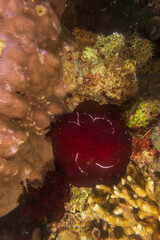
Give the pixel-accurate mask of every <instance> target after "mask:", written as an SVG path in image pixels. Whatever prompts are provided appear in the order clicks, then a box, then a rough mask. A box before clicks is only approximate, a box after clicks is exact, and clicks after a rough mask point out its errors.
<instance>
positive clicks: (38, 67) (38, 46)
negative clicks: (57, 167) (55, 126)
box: [0, 0, 65, 216]
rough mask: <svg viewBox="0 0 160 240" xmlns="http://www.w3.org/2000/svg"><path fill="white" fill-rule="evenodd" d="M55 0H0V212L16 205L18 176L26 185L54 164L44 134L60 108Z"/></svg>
mask: <svg viewBox="0 0 160 240" xmlns="http://www.w3.org/2000/svg"><path fill="white" fill-rule="evenodd" d="M50 2H51V1H50ZM56 2H57V1H56V0H52V6H53V8H51V5H50V4H49V1H21V0H10V1H4V0H0V18H1V19H3V20H2V21H1V22H0V69H1V71H0V142H1V144H0V205H1V208H0V216H2V215H4V214H6V213H8V212H9V211H11V210H12V209H13V208H14V207H16V206H17V204H18V202H17V199H18V197H19V195H20V193H21V192H22V187H21V181H23V184H24V185H25V187H26V188H27V184H26V183H27V179H29V181H30V182H31V181H33V180H37V181H36V182H42V181H43V177H44V175H45V172H46V171H47V170H48V169H53V168H54V166H53V159H54V157H53V153H52V146H51V142H50V141H49V139H47V138H46V137H45V133H46V129H47V128H48V127H49V125H50V122H51V120H52V118H53V117H54V116H55V115H58V114H60V113H63V112H65V107H64V104H63V97H64V96H65V90H64V88H63V80H62V77H61V76H62V75H61V72H62V71H61V69H62V68H61V59H60V57H59V51H57V48H58V47H59V46H60V41H59V37H60V35H61V26H60V22H59V16H60V14H61V13H62V11H63V9H64V1H63V0H60V1H58V2H57V3H56Z"/></svg>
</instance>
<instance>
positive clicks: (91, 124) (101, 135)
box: [49, 100, 131, 187]
mask: <svg viewBox="0 0 160 240" xmlns="http://www.w3.org/2000/svg"><path fill="white" fill-rule="evenodd" d="M49 136H50V137H51V139H52V146H53V153H54V155H55V161H56V163H57V165H58V166H59V167H60V168H61V169H63V171H64V172H65V174H66V175H67V176H68V178H69V180H70V182H71V183H72V184H73V185H75V186H83V187H84V186H85V187H93V186H95V185H96V184H107V185H111V184H114V183H115V182H117V181H118V180H119V179H120V177H121V176H122V175H123V174H124V173H125V171H126V168H127V165H128V163H129V159H130V155H131V137H130V135H129V134H128V132H127V127H126V126H125V123H124V121H123V119H122V117H121V112H120V109H119V107H118V106H117V105H113V104H105V105H100V104H99V103H97V102H95V101H91V100H90V101H84V102H82V103H80V104H79V105H78V106H77V107H76V108H75V110H74V111H73V113H67V114H64V115H62V116H61V117H60V118H59V119H58V120H57V121H56V122H55V123H53V125H52V130H51V132H50V133H49Z"/></svg>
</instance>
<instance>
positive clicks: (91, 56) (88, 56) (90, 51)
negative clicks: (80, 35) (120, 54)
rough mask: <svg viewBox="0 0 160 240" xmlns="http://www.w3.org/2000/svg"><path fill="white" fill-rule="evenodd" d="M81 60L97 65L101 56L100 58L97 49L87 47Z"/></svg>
mask: <svg viewBox="0 0 160 240" xmlns="http://www.w3.org/2000/svg"><path fill="white" fill-rule="evenodd" d="M81 60H82V61H83V62H89V63H92V64H97V63H98V62H99V60H100V56H99V54H98V51H97V50H96V49H94V48H91V47H86V48H84V50H83V51H82V55H81Z"/></svg>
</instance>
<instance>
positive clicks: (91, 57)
mask: <svg viewBox="0 0 160 240" xmlns="http://www.w3.org/2000/svg"><path fill="white" fill-rule="evenodd" d="M73 34H75V33H73ZM87 34H88V36H90V37H91V39H90V40H89V39H88V38H87V37H86V36H87ZM83 35H84V36H83ZM95 36H97V38H96V37H95ZM93 39H94V41H93ZM93 39H92V33H90V32H87V31H80V30H79V31H77V29H76V39H75V43H74V44H73V45H72V46H65V47H64V57H63V67H64V83H65V86H66V91H67V93H68V97H67V98H66V103H67V104H68V106H69V107H70V108H71V109H74V107H75V106H77V104H78V103H79V102H81V101H83V100H84V99H92V100H95V101H98V102H99V103H103V104H104V103H108V102H111V103H116V104H119V105H120V104H122V103H124V102H125V101H126V100H129V99H131V98H133V97H135V95H136V93H137V91H138V80H137V75H136V72H137V70H139V69H140V68H141V67H142V66H143V65H144V64H145V63H146V62H147V61H148V59H150V58H151V56H152V45H151V43H150V42H149V41H148V40H146V39H141V38H140V37H138V36H137V35H134V36H132V37H131V38H130V39H126V38H125V37H124V36H123V35H122V34H120V33H117V32H116V33H113V34H111V35H109V36H104V35H98V34H97V35H95V34H94V36H93ZM91 40H92V41H91ZM85 41H86V44H85ZM80 43H81V46H80ZM83 46H84V47H83Z"/></svg>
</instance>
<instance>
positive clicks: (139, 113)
mask: <svg viewBox="0 0 160 240" xmlns="http://www.w3.org/2000/svg"><path fill="white" fill-rule="evenodd" d="M159 115H160V100H156V99H153V100H144V101H141V102H139V103H136V104H135V105H133V106H132V108H131V110H130V111H129V112H127V116H128V119H127V125H128V127H129V128H140V127H146V126H147V125H148V124H149V123H151V122H152V121H153V120H155V119H156V118H157V117H158V116H159Z"/></svg>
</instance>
